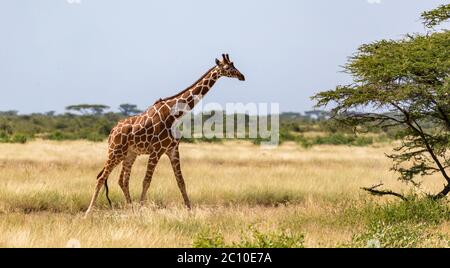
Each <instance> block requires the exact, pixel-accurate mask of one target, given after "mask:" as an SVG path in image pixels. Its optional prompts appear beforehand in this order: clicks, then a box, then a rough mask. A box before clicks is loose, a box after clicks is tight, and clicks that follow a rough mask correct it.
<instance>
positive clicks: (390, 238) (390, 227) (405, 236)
mask: <svg viewBox="0 0 450 268" xmlns="http://www.w3.org/2000/svg"><path fill="white" fill-rule="evenodd" d="M428 238H429V235H428V234H426V231H425V225H424V224H414V225H411V224H408V223H396V224H389V223H385V222H382V221H379V222H373V223H371V224H370V225H369V226H368V228H367V229H366V230H365V231H363V232H362V233H360V234H356V235H355V236H354V237H353V240H352V244H351V245H350V246H352V247H381V248H411V247H418V246H419V245H420V244H421V243H422V242H423V241H424V240H426V239H428Z"/></svg>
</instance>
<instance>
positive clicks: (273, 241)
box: [192, 226, 305, 248]
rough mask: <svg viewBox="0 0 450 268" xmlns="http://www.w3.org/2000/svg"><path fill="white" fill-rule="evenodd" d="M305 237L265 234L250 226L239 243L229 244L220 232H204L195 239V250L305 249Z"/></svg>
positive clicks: (279, 233)
mask: <svg viewBox="0 0 450 268" xmlns="http://www.w3.org/2000/svg"><path fill="white" fill-rule="evenodd" d="M304 240H305V237H304V235H303V234H296V233H292V232H291V231H289V230H282V231H273V232H269V233H263V232H261V231H259V230H257V229H256V228H255V227H252V226H250V227H249V229H248V230H247V232H246V233H243V234H242V238H241V240H239V241H235V242H233V243H231V244H227V243H226V242H225V239H224V237H223V235H222V233H221V232H220V231H213V232H212V231H209V230H206V231H203V232H200V233H199V234H197V236H196V237H195V238H194V240H193V243H192V246H193V247H194V248H228V247H233V248H303V247H304Z"/></svg>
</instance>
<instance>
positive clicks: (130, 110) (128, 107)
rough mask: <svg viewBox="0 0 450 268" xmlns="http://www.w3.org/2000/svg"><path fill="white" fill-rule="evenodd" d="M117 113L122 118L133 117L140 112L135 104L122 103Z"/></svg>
mask: <svg viewBox="0 0 450 268" xmlns="http://www.w3.org/2000/svg"><path fill="white" fill-rule="evenodd" d="M119 111H120V113H121V114H123V115H124V116H130V115H135V114H138V113H141V112H142V111H141V110H139V109H138V108H137V105H135V104H129V103H123V104H121V105H120V106H119Z"/></svg>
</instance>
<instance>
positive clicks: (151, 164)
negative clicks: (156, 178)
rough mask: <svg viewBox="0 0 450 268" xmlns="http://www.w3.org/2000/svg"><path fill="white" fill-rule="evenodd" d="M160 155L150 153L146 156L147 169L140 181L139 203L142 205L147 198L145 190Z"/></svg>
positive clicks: (148, 185)
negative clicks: (142, 179)
mask: <svg viewBox="0 0 450 268" xmlns="http://www.w3.org/2000/svg"><path fill="white" fill-rule="evenodd" d="M160 157H161V154H159V153H152V154H151V155H150V156H149V158H148V164H147V171H146V172H145V177H144V181H143V182H142V194H141V205H143V204H144V202H145V200H146V199H147V190H148V188H149V187H150V183H151V182H152V177H153V172H154V171H155V168H156V165H157V164H158V161H159V158H160Z"/></svg>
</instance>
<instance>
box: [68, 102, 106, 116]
mask: <svg viewBox="0 0 450 268" xmlns="http://www.w3.org/2000/svg"><path fill="white" fill-rule="evenodd" d="M106 109H109V106H107V105H103V104H76V105H69V106H67V107H66V110H68V111H76V112H80V113H81V114H82V115H96V116H98V115H101V114H103V112H104V111H105V110H106Z"/></svg>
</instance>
